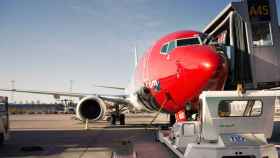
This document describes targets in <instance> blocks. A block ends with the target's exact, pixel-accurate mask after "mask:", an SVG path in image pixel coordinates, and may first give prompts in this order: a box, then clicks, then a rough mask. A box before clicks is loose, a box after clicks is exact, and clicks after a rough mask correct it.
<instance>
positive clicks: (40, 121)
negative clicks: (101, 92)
mask: <svg viewBox="0 0 280 158" xmlns="http://www.w3.org/2000/svg"><path fill="white" fill-rule="evenodd" d="M154 115H155V114H140V115H139V114H136V115H129V116H128V117H127V121H126V126H119V125H117V126H111V125H110V124H109V123H108V122H107V121H105V120H104V121H98V122H94V123H89V129H88V130H85V129H84V127H85V125H84V124H83V123H82V122H80V121H78V120H76V119H74V116H73V115H61V114H59V115H11V117H10V123H11V124H10V125H11V137H10V139H9V140H8V141H6V142H5V144H4V145H3V146H1V147H0V158H45V157H48V158H111V157H118V158H130V157H131V158H134V157H137V158H151V157H152V158H170V157H171V158H175V157H176V156H175V155H174V154H173V153H172V152H171V151H170V150H169V149H168V148H167V147H166V146H165V145H163V144H161V143H159V142H157V141H156V137H155V135H156V129H157V128H155V127H154V126H158V125H162V124H166V123H167V122H168V116H166V115H160V116H159V118H158V119H156V121H155V122H154V123H153V124H154V126H147V124H148V125H149V124H150V121H151V120H152V119H153V116H154ZM279 134H280V117H276V118H275V123H274V130H273V135H272V137H271V139H270V140H269V142H271V143H273V144H275V146H276V147H277V150H278V151H279V153H280V136H279Z"/></svg>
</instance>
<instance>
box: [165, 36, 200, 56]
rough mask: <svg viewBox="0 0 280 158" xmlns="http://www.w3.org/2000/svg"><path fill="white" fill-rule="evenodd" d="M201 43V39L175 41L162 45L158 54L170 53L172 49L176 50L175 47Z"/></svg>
mask: <svg viewBox="0 0 280 158" xmlns="http://www.w3.org/2000/svg"><path fill="white" fill-rule="evenodd" d="M202 43H203V41H201V39H200V38H199V37H193V38H184V39H177V40H175V41H171V42H169V43H167V44H165V45H163V46H162V47H161V50H160V53H161V54H168V53H170V51H172V50H173V49H174V48H177V47H182V46H189V45H195V44H202Z"/></svg>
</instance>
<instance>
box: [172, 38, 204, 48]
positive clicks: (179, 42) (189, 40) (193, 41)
mask: <svg viewBox="0 0 280 158" xmlns="http://www.w3.org/2000/svg"><path fill="white" fill-rule="evenodd" d="M194 44H200V41H199V39H198V38H187V39H179V40H177V47H180V46H188V45H194Z"/></svg>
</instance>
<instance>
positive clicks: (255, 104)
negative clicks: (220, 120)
mask: <svg viewBox="0 0 280 158" xmlns="http://www.w3.org/2000/svg"><path fill="white" fill-rule="evenodd" d="M218 114H219V116H220V117H257V116H261V114H262V102H261V101H260V100H223V101H221V102H220V103H219V108H218Z"/></svg>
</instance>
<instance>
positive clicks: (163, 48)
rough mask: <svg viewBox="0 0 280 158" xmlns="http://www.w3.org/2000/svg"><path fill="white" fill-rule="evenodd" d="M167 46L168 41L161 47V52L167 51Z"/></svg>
mask: <svg viewBox="0 0 280 158" xmlns="http://www.w3.org/2000/svg"><path fill="white" fill-rule="evenodd" d="M167 47H168V43H167V44H165V45H164V46H163V47H162V48H161V53H166V52H167Z"/></svg>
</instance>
